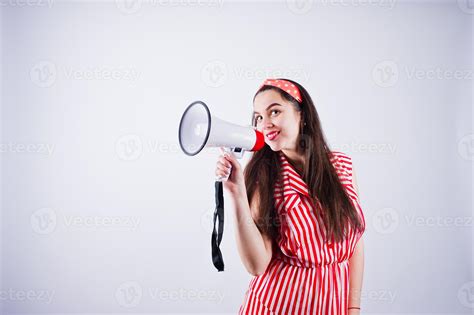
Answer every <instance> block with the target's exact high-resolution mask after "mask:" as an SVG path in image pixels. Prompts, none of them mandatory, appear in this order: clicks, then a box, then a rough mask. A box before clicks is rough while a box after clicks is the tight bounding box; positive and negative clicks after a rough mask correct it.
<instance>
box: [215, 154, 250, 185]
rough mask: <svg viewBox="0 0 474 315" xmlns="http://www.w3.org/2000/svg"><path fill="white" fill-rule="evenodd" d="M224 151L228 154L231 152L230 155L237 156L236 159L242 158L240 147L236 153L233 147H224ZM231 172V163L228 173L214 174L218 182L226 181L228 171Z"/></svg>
mask: <svg viewBox="0 0 474 315" xmlns="http://www.w3.org/2000/svg"><path fill="white" fill-rule="evenodd" d="M224 151H225V152H228V153H229V154H232V156H233V157H235V158H237V159H240V158H242V156H243V155H244V150H242V149H240V151H239V152H237V154H235V152H234V148H228V147H224ZM231 172H232V165H231V166H230V172H229V175H225V176H216V181H218V182H222V181H227V180H228V179H229V176H230V173H231Z"/></svg>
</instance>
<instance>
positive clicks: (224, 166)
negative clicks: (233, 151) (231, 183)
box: [216, 150, 232, 177]
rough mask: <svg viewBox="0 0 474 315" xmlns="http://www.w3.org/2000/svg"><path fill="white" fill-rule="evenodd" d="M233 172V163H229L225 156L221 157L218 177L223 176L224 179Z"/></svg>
mask: <svg viewBox="0 0 474 315" xmlns="http://www.w3.org/2000/svg"><path fill="white" fill-rule="evenodd" d="M221 151H223V150H221ZM231 170H232V163H231V162H230V161H228V160H227V159H226V157H224V155H221V156H220V157H219V159H218V161H217V165H216V175H217V176H222V177H224V176H228V175H230V172H231Z"/></svg>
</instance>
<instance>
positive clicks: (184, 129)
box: [178, 101, 265, 271]
mask: <svg viewBox="0 0 474 315" xmlns="http://www.w3.org/2000/svg"><path fill="white" fill-rule="evenodd" d="M178 138H179V146H180V147H181V150H183V152H184V153H186V154H187V155H190V156H193V155H196V154H198V153H199V152H201V150H202V149H203V148H205V147H224V150H226V151H227V152H232V154H233V155H234V156H235V157H237V158H241V157H242V155H243V153H244V152H245V151H258V150H260V149H261V148H263V146H264V145H265V140H264V136H263V134H262V133H261V132H260V131H258V130H256V129H255V128H254V127H252V126H248V127H245V126H240V125H236V124H233V123H230V122H228V121H225V120H222V119H220V118H217V117H215V116H213V115H211V112H210V111H209V108H208V107H207V105H206V104H204V102H201V101H196V102H193V103H192V104H191V105H189V106H188V107H187V108H186V110H185V111H184V113H183V116H182V117H181V121H180V122H179V132H178ZM229 175H230V174H229ZM229 175H227V176H225V177H217V178H216V182H215V191H216V193H215V198H216V209H215V210H214V228H213V230H212V236H211V251H212V263H213V264H214V266H215V267H216V268H217V270H218V271H224V260H223V258H222V253H221V251H220V248H219V245H220V243H221V241H222V234H223V232H224V196H223V189H222V180H227V178H228V177H229ZM217 224H218V227H217Z"/></svg>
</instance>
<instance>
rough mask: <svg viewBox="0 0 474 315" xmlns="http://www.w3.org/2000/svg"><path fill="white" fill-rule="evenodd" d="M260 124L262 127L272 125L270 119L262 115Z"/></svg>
mask: <svg viewBox="0 0 474 315" xmlns="http://www.w3.org/2000/svg"><path fill="white" fill-rule="evenodd" d="M262 126H263V129H266V128H271V127H273V123H272V120H271V119H270V118H266V117H263V118H262Z"/></svg>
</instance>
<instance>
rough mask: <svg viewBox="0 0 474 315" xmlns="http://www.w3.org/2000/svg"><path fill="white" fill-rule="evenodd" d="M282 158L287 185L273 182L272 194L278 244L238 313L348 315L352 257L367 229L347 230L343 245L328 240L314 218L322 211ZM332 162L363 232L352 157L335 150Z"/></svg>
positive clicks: (256, 277) (304, 184)
mask: <svg viewBox="0 0 474 315" xmlns="http://www.w3.org/2000/svg"><path fill="white" fill-rule="evenodd" d="M278 154H279V155H280V163H281V172H282V175H283V182H277V183H275V194H274V200H275V209H276V211H277V212H278V215H279V219H280V224H279V230H280V233H279V236H278V239H277V243H278V246H277V248H276V249H275V250H274V254H273V257H272V260H271V262H270V264H269V265H268V267H267V269H266V271H265V272H264V273H263V274H261V275H259V276H255V277H253V278H252V280H251V281H250V284H249V287H248V290H247V292H246V293H245V300H244V302H243V304H242V305H241V306H240V308H239V314H317V315H326V314H328V315H329V314H330V315H340V314H343V315H346V314H347V313H348V311H347V307H348V305H347V299H348V295H349V261H348V259H349V258H350V257H351V256H352V254H353V252H354V248H355V246H356V244H357V241H358V240H359V239H360V237H361V236H362V234H363V232H364V231H362V232H357V231H355V230H354V229H352V228H351V227H350V226H349V234H348V237H347V238H346V239H345V240H343V241H342V242H340V243H333V244H331V243H329V242H324V241H323V237H322V235H323V233H324V229H322V228H320V225H319V223H318V220H317V218H316V215H318V216H319V214H318V213H319V212H318V211H316V213H315V212H314V210H313V209H314V204H313V202H311V200H310V198H309V193H308V186H307V184H306V183H305V182H304V181H303V180H302V178H301V176H300V175H299V174H298V173H297V172H296V171H295V169H294V168H293V166H292V165H291V164H290V163H288V160H287V158H286V156H285V155H284V154H283V152H282V151H279V152H278ZM330 159H331V162H332V163H333V165H334V167H335V169H336V172H337V174H338V176H339V178H340V180H341V182H342V184H343V186H344V187H345V188H346V190H347V192H348V194H349V196H350V198H351V201H352V203H353V204H354V205H355V208H356V209H357V211H358V213H359V215H360V217H361V219H362V224H363V227H364V230H365V218H364V215H363V213H362V209H361V207H360V205H359V201H358V196H357V193H356V191H355V189H354V187H353V186H352V159H351V158H350V157H349V156H347V155H346V154H344V153H342V152H336V151H332V152H331V155H330ZM317 205H318V207H320V204H319V203H317ZM320 220H322V219H320ZM320 222H322V221H320Z"/></svg>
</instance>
